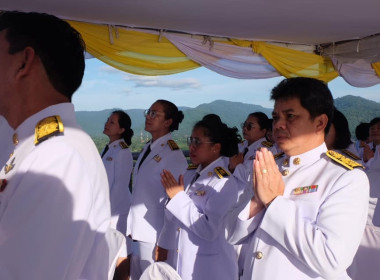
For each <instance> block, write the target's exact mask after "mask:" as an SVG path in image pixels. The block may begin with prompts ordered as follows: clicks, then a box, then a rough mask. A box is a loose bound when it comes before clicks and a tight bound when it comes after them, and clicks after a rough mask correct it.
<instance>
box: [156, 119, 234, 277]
mask: <svg viewBox="0 0 380 280" xmlns="http://www.w3.org/2000/svg"><path fill="white" fill-rule="evenodd" d="M239 141H240V136H238V134H237V129H236V128H229V127H227V126H226V125H225V124H224V123H222V122H220V121H219V120H218V118H214V117H210V118H204V119H203V120H201V121H199V122H198V123H196V124H195V126H194V128H193V131H192V133H191V137H189V138H188V144H189V150H190V158H191V161H192V163H193V165H194V166H197V168H192V169H190V170H188V171H186V173H185V174H184V176H182V175H181V176H180V177H179V182H178V181H177V180H178V177H177V176H175V175H172V174H171V172H170V171H169V170H164V171H163V173H162V175H161V178H162V185H163V187H164V189H165V191H166V193H167V195H168V202H167V203H166V210H165V227H164V229H163V230H162V232H161V235H160V238H159V243H158V245H159V246H160V247H163V248H166V249H169V252H174V254H175V256H176V258H175V261H174V268H176V270H177V272H178V273H179V275H180V276H181V279H183V280H190V279H194V280H209V279H218V280H223V279H225V280H234V279H237V278H238V271H237V257H236V253H235V250H234V248H233V246H232V245H230V244H229V243H228V242H227V241H226V239H225V222H226V214H227V213H228V212H229V211H230V210H231V209H232V208H233V207H234V206H235V204H236V202H237V197H238V186H237V184H236V181H235V179H234V178H233V177H232V176H230V173H229V172H228V171H227V170H228V167H227V163H228V161H227V160H225V158H224V157H229V156H232V155H234V154H236V153H238V149H237V144H238V143H239ZM169 256H170V253H169ZM170 261H171V260H169V262H170ZM172 265H173V264H172Z"/></svg>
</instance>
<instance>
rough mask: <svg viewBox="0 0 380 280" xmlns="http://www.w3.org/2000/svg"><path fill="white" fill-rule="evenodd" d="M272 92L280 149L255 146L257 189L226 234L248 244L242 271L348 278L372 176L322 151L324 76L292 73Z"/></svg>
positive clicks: (328, 106)
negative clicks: (277, 155) (277, 151)
mask: <svg viewBox="0 0 380 280" xmlns="http://www.w3.org/2000/svg"><path fill="white" fill-rule="evenodd" d="M271 98H272V99H273V100H274V101H275V105H274V110H273V133H274V137H275V139H276V143H277V144H278V146H279V147H280V149H281V150H283V151H284V153H285V156H284V157H282V158H280V159H278V160H277V162H275V160H274V158H273V155H272V153H271V152H269V151H268V150H267V149H265V148H264V149H262V150H261V151H258V152H257V153H256V159H255V160H254V180H253V181H254V184H253V186H254V187H253V191H254V193H255V195H254V196H253V197H252V199H251V201H250V203H248V205H247V206H246V208H245V209H244V210H243V211H241V212H240V214H239V216H238V219H236V220H235V223H234V226H235V227H234V229H235V232H234V233H233V235H232V236H231V238H230V240H231V242H233V243H245V244H248V245H249V249H248V250H247V251H246V256H245V258H244V261H245V262H244V267H243V272H242V276H241V279H270V280H276V279H292V280H297V279H299V280H301V279H302V280H304V279H350V278H349V277H348V276H347V273H346V269H347V267H348V266H349V265H350V264H351V262H352V259H353V257H354V255H355V252H356V250H357V248H358V245H359V243H360V239H361V237H362V234H363V230H364V226H365V222H366V218H367V209H368V195H369V184H368V179H367V177H366V175H365V173H364V172H363V171H362V170H360V169H361V168H360V166H359V165H358V164H357V163H355V162H353V161H350V160H349V159H347V158H344V157H342V156H340V155H338V154H336V153H333V152H332V153H329V152H328V151H327V148H326V145H325V143H324V136H325V133H326V131H328V128H329V125H330V119H331V117H332V112H333V99H332V96H331V93H330V91H329V89H328V87H327V86H326V85H325V84H324V83H323V82H321V81H318V80H315V79H310V78H292V79H286V80H284V81H282V82H281V83H280V84H279V85H278V86H276V87H275V88H274V89H273V90H272V95H271ZM353 167H357V168H355V169H354V168H353Z"/></svg>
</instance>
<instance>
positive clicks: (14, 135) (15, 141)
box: [12, 133, 18, 146]
mask: <svg viewBox="0 0 380 280" xmlns="http://www.w3.org/2000/svg"><path fill="white" fill-rule="evenodd" d="M12 138H13V145H15V146H16V145H17V144H18V135H17V133H15V134H13V137H12Z"/></svg>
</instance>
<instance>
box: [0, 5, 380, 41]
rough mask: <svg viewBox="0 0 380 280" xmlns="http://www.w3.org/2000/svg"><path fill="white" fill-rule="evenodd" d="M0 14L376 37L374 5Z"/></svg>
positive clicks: (309, 37)
mask: <svg viewBox="0 0 380 280" xmlns="http://www.w3.org/2000/svg"><path fill="white" fill-rule="evenodd" d="M0 10H21V11H39V12H46V13H51V14H54V15H57V16H59V17H61V18H64V19H70V20H77V21H85V22H91V23H102V24H112V25H121V26H130V27H144V28H153V29H158V30H160V29H165V30H172V31H180V32H185V33H190V34H201V35H209V36H219V37H229V38H240V39H248V40H255V41H258V40H260V41H277V42H289V43H297V44H312V45H318V44H326V43H331V42H339V41H345V40H353V39H362V38H364V37H367V36H371V35H374V34H379V33H380V17H379V12H380V1H378V0H360V1H359V0H334V1H331V0H318V1H312V0H286V1H281V0H191V1H189V0H65V1H61V0H33V1H30V0H2V1H1V2H0Z"/></svg>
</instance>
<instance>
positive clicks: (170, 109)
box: [156, 99, 184, 132]
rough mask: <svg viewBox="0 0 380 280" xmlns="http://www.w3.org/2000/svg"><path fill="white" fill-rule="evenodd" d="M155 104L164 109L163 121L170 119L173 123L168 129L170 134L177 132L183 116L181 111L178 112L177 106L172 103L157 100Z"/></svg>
mask: <svg viewBox="0 0 380 280" xmlns="http://www.w3.org/2000/svg"><path fill="white" fill-rule="evenodd" d="M156 102H157V103H160V104H161V105H162V107H164V113H165V119H166V120H168V119H172V120H173V122H172V124H171V126H170V127H169V130H170V132H172V131H174V130H177V129H178V126H179V124H180V123H181V122H182V120H183V118H184V115H183V112H182V111H179V110H178V108H177V106H176V105H174V104H173V103H172V102H170V101H167V100H163V99H159V100H157V101H156Z"/></svg>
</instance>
